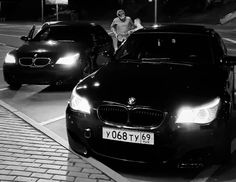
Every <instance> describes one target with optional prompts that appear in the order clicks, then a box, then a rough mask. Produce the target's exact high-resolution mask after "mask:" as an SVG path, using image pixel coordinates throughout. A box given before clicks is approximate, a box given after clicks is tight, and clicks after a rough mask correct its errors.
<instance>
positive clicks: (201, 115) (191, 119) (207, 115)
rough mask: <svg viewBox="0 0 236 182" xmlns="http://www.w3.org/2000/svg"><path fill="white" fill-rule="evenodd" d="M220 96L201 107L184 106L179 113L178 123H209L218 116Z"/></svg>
mask: <svg viewBox="0 0 236 182" xmlns="http://www.w3.org/2000/svg"><path fill="white" fill-rule="evenodd" d="M219 105H220V98H216V99H214V100H213V101H211V102H209V103H207V104H204V105H202V106H199V107H182V108H181V109H180V110H179V111H178V114H177V120H176V123H186V124H187V123H196V124H208V123H210V122H211V121H213V120H214V119H215V118H216V115H217V111H218V108H219Z"/></svg>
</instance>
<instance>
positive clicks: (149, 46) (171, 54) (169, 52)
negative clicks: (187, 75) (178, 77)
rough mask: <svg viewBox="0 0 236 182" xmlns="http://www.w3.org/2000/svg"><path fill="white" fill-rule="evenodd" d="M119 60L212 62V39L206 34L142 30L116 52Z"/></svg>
mask: <svg viewBox="0 0 236 182" xmlns="http://www.w3.org/2000/svg"><path fill="white" fill-rule="evenodd" d="M115 58H116V60H121V61H124V60H126V61H128V60H131V61H136V62H145V61H146V62H153V63H155V62H160V61H161V62H177V63H197V64H212V63H213V58H212V50H211V45H210V39H209V38H208V37H206V36H202V35H193V34H176V33H175V34H172V33H145V34H143V33H139V34H133V35H131V36H130V37H129V38H128V39H127V41H126V42H125V43H124V45H123V46H122V47H120V49H118V50H117V52H116V54H115Z"/></svg>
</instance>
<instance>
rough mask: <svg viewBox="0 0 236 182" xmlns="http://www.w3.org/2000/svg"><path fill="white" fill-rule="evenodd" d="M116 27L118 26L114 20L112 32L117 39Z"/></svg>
mask: <svg viewBox="0 0 236 182" xmlns="http://www.w3.org/2000/svg"><path fill="white" fill-rule="evenodd" d="M116 26H117V24H116V23H115V20H113V21H112V23H111V31H112V32H113V33H114V35H115V37H117V32H116Z"/></svg>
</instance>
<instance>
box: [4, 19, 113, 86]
mask: <svg viewBox="0 0 236 182" xmlns="http://www.w3.org/2000/svg"><path fill="white" fill-rule="evenodd" d="M34 31H35V27H33V28H32V29H31V30H30V32H29V35H28V36H22V37H21V39H22V40H24V41H25V43H24V44H23V45H22V46H21V47H19V48H18V49H15V50H13V51H11V52H9V53H8V54H7V55H6V58H5V61H4V64H3V74H4V79H5V81H6V82H7V83H8V84H9V86H10V88H11V89H18V88H20V87H21V85H22V84H44V85H47V84H48V85H62V84H66V85H67V84H69V85H70V84H74V85H75V84H76V83H77V82H78V81H79V80H80V79H81V78H83V77H84V76H86V75H88V74H90V73H92V72H93V71H94V70H96V69H98V68H99V67H100V66H102V65H103V64H106V61H107V59H106V56H105V55H107V54H113V51H114V48H113V41H112V38H111V37H110V36H109V35H108V33H107V32H106V31H105V30H104V28H103V27H102V26H100V25H97V24H94V23H89V22H87V23H86V22H61V21H57V22H46V23H44V24H43V25H42V27H41V28H40V30H39V31H38V32H37V33H36V34H35V33H34ZM34 34H35V35H34ZM97 60H99V61H98V62H96V61H97Z"/></svg>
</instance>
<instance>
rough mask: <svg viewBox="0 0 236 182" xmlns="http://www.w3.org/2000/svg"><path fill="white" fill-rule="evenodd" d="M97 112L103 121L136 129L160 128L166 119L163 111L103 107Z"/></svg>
mask: <svg viewBox="0 0 236 182" xmlns="http://www.w3.org/2000/svg"><path fill="white" fill-rule="evenodd" d="M97 111H98V117H99V118H100V119H101V120H102V121H105V122H108V123H113V124H121V125H127V126H134V127H154V126H159V125H160V124H161V122H162V121H163V120H164V117H165V113H164V112H162V111H159V110H155V109H149V108H142V107H134V108H130V107H125V106H119V105H115V106H114V105H102V106H99V108H98V110H97Z"/></svg>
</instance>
